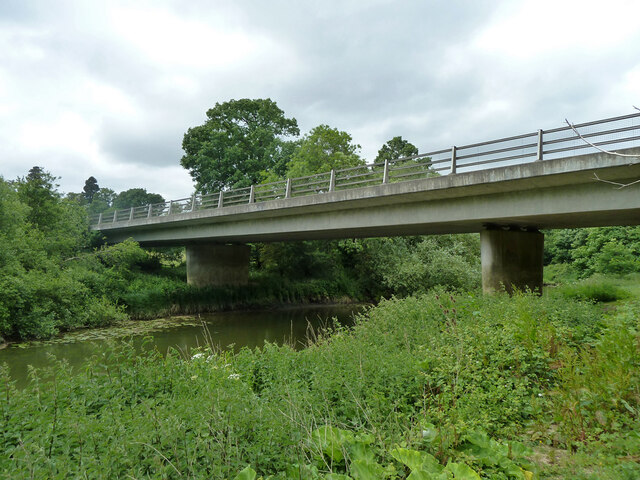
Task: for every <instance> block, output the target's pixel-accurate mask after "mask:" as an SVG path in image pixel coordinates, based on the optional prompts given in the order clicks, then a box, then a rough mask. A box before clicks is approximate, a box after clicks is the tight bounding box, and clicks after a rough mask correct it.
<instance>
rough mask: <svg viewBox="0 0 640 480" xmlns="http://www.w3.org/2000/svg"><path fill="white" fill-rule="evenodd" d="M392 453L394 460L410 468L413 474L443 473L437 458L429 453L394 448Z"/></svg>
mask: <svg viewBox="0 0 640 480" xmlns="http://www.w3.org/2000/svg"><path fill="white" fill-rule="evenodd" d="M390 453H391V456H392V457H393V458H394V459H396V460H397V461H399V462H400V463H402V464H404V465H406V466H407V467H409V468H410V469H411V471H412V472H413V471H423V472H427V473H440V472H441V471H442V466H441V465H440V464H439V463H438V460H436V457H434V456H433V455H430V454H429V453H427V452H419V451H417V450H409V449H407V448H394V449H393V450H391V452H390Z"/></svg>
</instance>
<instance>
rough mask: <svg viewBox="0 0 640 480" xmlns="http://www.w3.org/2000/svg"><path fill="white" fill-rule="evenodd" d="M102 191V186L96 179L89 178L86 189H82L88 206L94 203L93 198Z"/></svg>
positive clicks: (85, 184)
mask: <svg viewBox="0 0 640 480" xmlns="http://www.w3.org/2000/svg"><path fill="white" fill-rule="evenodd" d="M99 191H100V186H99V185H98V181H97V180H96V178H95V177H89V178H87V180H86V181H85V182H84V188H83V189H82V195H83V197H84V199H85V201H86V202H87V204H89V203H91V202H93V197H94V195H95V194H96V193H98V192H99Z"/></svg>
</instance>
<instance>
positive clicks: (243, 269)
mask: <svg viewBox="0 0 640 480" xmlns="http://www.w3.org/2000/svg"><path fill="white" fill-rule="evenodd" d="M186 251H187V283H188V284H189V285H194V286H196V287H209V286H214V287H221V286H227V285H247V284H248V283H249V251H250V249H249V246H248V245H215V244H214V245H187V247H186Z"/></svg>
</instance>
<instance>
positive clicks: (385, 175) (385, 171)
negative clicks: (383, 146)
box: [382, 159, 389, 183]
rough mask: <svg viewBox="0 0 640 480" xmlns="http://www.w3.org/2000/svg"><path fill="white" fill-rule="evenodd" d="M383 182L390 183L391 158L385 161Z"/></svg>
mask: <svg viewBox="0 0 640 480" xmlns="http://www.w3.org/2000/svg"><path fill="white" fill-rule="evenodd" d="M382 183H389V159H385V161H384V171H383V172H382Z"/></svg>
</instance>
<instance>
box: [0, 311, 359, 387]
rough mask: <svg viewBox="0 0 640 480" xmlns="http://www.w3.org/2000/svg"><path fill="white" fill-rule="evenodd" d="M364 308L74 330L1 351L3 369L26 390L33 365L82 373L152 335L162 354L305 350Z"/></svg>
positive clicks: (166, 320) (178, 319) (217, 316)
mask: <svg viewBox="0 0 640 480" xmlns="http://www.w3.org/2000/svg"><path fill="white" fill-rule="evenodd" d="M363 308H364V307H363V306H362V305H319V306H318V305H314V306H304V307H290V308H283V309H277V310H260V311H239V312H217V313H210V314H203V315H199V316H183V317H174V318H164V319H157V320H150V321H129V322H125V323H123V324H120V325H118V326H114V327H107V328H98V329H88V330H80V331H76V332H71V333H67V334H65V335H62V336H60V337H58V338H55V339H53V340H48V341H43V342H26V343H22V344H12V345H10V346H8V347H7V348H5V349H3V350H0V365H1V364H3V363H6V364H7V365H8V366H9V369H10V372H11V377H12V379H13V380H15V381H16V384H17V386H18V387H22V386H25V385H26V384H27V382H28V369H29V367H28V366H29V365H31V366H33V367H35V368H42V367H46V366H47V365H50V364H51V362H52V356H53V357H55V358H56V359H58V360H66V361H67V362H68V363H69V364H70V365H71V366H72V367H74V369H77V368H80V367H81V366H82V364H83V363H84V362H86V360H87V359H88V358H89V357H90V356H92V355H95V354H96V353H100V350H101V349H104V348H105V347H106V345H107V343H108V342H111V341H113V340H114V339H131V340H132V341H133V344H134V346H135V347H136V348H138V349H139V348H140V347H141V345H142V343H143V342H144V341H146V340H145V339H146V338H148V337H149V336H152V337H153V340H152V341H153V344H154V345H155V348H157V349H158V350H159V351H160V352H162V353H166V352H167V351H168V350H169V349H172V348H175V349H179V350H181V351H182V352H184V353H185V354H189V352H190V351H191V350H192V349H193V348H195V347H198V346H203V345H206V344H207V337H209V338H210V339H211V342H212V343H213V344H214V345H215V346H217V347H220V348H223V349H227V348H234V349H236V350H237V349H239V348H242V347H256V346H261V345H263V344H264V342H265V341H268V342H276V343H279V344H282V343H284V342H287V343H289V344H291V345H293V346H294V347H295V348H301V347H302V346H304V344H305V342H306V339H307V335H308V332H309V331H310V330H309V329H312V330H315V329H318V328H321V327H323V326H327V325H331V324H332V319H333V318H336V319H337V320H338V321H339V322H340V324H342V325H351V324H353V321H354V314H356V313H358V312H361V311H362V310H363Z"/></svg>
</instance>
